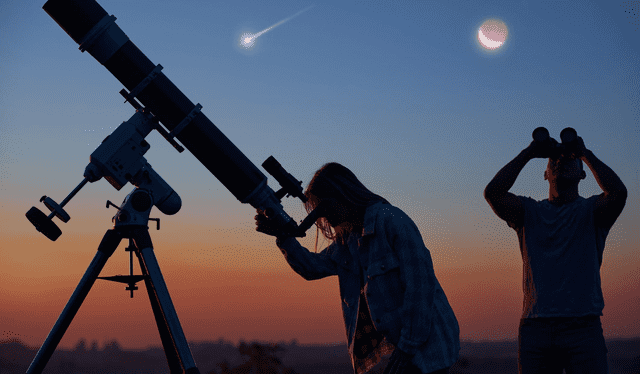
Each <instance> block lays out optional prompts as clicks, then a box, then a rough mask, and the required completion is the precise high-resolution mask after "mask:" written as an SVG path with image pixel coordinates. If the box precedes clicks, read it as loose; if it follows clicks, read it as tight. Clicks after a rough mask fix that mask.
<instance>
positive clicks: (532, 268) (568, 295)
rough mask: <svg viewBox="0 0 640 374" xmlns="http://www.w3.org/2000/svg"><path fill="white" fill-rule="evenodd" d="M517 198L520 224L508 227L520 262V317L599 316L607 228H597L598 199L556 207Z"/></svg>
mask: <svg viewBox="0 0 640 374" xmlns="http://www.w3.org/2000/svg"><path fill="white" fill-rule="evenodd" d="M518 198H519V199H520V200H521V201H522V203H523V206H524V224H523V226H521V227H518V226H516V225H514V224H510V226H511V227H512V228H513V229H514V230H516V232H517V233H518V240H519V242H520V252H521V254H522V261H523V288H524V304H523V313H522V318H536V317H581V316H587V315H602V309H603V308H604V299H603V297H602V288H601V286H600V265H601V264H602V254H603V251H604V245H605V241H606V238H607V234H608V233H609V229H605V228H601V227H597V226H596V225H595V222H594V211H595V202H596V200H597V198H598V196H592V197H590V198H588V199H585V198H583V197H578V198H576V199H575V200H574V201H572V202H570V203H568V204H564V205H559V206H556V205H554V204H552V203H550V202H549V201H548V200H547V199H545V200H542V201H536V200H534V199H531V198H529V197H523V196H518Z"/></svg>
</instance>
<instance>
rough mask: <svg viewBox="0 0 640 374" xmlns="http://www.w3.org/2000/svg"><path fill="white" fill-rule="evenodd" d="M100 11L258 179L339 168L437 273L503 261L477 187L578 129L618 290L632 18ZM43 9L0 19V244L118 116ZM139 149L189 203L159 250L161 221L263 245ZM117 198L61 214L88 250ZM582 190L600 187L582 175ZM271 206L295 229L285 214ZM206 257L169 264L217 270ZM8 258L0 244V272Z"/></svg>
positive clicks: (58, 192)
mask: <svg viewBox="0 0 640 374" xmlns="http://www.w3.org/2000/svg"><path fill="white" fill-rule="evenodd" d="M99 3H100V4H101V5H102V7H103V8H104V9H105V10H106V11H107V13H109V14H113V15H115V16H116V17H117V21H116V22H117V24H118V25H119V26H120V28H121V29H122V30H124V32H125V33H126V34H127V35H128V36H129V38H130V39H131V40H132V41H133V42H134V43H135V44H136V45H137V46H138V48H140V50H141V51H142V52H143V53H145V54H146V56H147V57H148V58H149V59H150V60H151V61H152V62H153V63H155V64H161V65H162V66H163V67H164V69H163V73H164V74H165V75H166V76H167V77H168V78H169V79H171V80H172V81H173V83H174V84H176V86H177V87H178V88H180V89H181V90H182V92H183V93H185V95H186V96H187V97H188V98H190V100H191V101H193V102H194V103H200V104H202V106H203V109H202V111H203V112H204V113H205V114H206V115H207V117H208V118H209V119H210V120H211V121H212V122H213V123H215V124H216V126H218V128H219V129H220V130H221V131H222V132H223V133H224V134H225V135H226V136H227V137H228V138H229V139H230V140H231V141H232V142H234V144H235V145H236V146H237V147H238V148H239V149H240V150H241V151H242V152H244V153H245V155H247V157H248V158H249V159H250V160H251V161H253V162H254V163H255V164H256V165H257V166H259V167H260V165H261V164H262V162H263V161H264V160H265V159H266V158H267V157H268V156H270V155H274V156H275V157H276V158H277V159H278V160H279V161H280V163H281V164H282V165H283V166H284V167H285V168H286V169H287V170H288V171H289V172H291V173H292V174H293V175H294V176H296V177H297V178H299V179H301V180H303V182H304V185H306V183H307V182H308V181H309V179H310V178H311V176H312V175H313V173H314V172H315V170H316V169H317V168H319V167H320V166H321V165H322V164H323V163H325V162H329V161H337V162H340V163H343V164H344V165H345V166H347V167H349V168H350V169H352V170H353V171H354V172H355V173H356V175H358V176H359V177H360V178H361V180H362V181H363V182H364V183H365V185H367V186H368V187H370V188H371V189H372V190H374V191H375V192H377V193H379V194H381V195H382V196H384V197H386V198H388V199H389V200H390V201H391V202H392V203H393V204H395V205H397V206H399V207H401V208H402V209H404V210H405V211H406V212H407V213H408V214H409V215H410V216H411V217H412V218H413V219H414V220H415V221H416V223H417V224H418V226H419V227H420V229H421V231H422V233H423V237H424V238H425V242H426V243H427V247H429V248H430V249H431V250H432V252H433V256H434V262H435V263H436V266H441V267H443V268H454V269H462V268H464V267H465V266H467V265H469V264H471V263H473V262H475V261H481V262H486V263H489V262H492V261H494V260H495V259H496V258H503V257H504V256H503V255H502V254H506V253H509V255H505V256H506V257H505V258H507V259H511V260H510V261H512V262H514V263H517V261H519V259H520V256H519V254H518V253H517V240H516V236H515V233H513V231H511V230H510V229H509V228H508V227H507V226H506V224H504V223H503V222H501V221H499V219H497V217H495V216H494V215H493V213H492V212H491V211H490V209H489V207H488V205H487V204H486V202H485V201H484V199H483V198H482V190H483V189H484V187H485V186H486V184H487V183H488V182H489V181H490V180H491V178H492V177H493V176H494V175H495V173H496V172H497V171H498V170H499V169H500V168H501V167H502V166H503V165H504V164H506V163H507V162H508V161H509V160H511V159H512V158H513V157H515V156H516V155H517V154H518V152H519V151H520V150H521V149H523V148H524V147H526V146H527V145H528V144H529V142H530V141H531V132H532V130H533V129H534V128H536V127H538V126H545V127H547V128H548V129H549V130H550V132H551V135H552V136H554V137H555V138H559V133H560V130H562V129H563V128H564V127H567V126H571V127H574V128H575V129H576V130H577V131H578V134H579V135H581V136H582V137H583V139H584V141H585V144H586V145H587V147H588V148H590V149H591V150H593V151H594V153H595V154H596V156H597V157H599V158H600V159H601V160H603V161H604V162H605V163H607V164H608V165H609V166H611V167H612V169H613V170H614V171H616V173H617V174H618V175H619V176H620V177H621V179H622V180H623V182H624V183H625V184H626V186H627V188H628V189H629V191H630V194H629V199H628V201H627V206H626V208H625V211H624V212H623V214H622V216H621V217H620V218H619V220H618V222H617V223H616V226H614V229H612V232H611V234H610V237H609V242H608V243H609V244H608V245H609V247H608V248H610V252H609V253H610V254H611V257H610V261H611V264H613V265H612V266H613V267H612V268H611V269H612V270H611V274H614V275H611V277H614V278H615V276H618V277H620V279H623V278H625V277H627V276H628V275H629V274H631V272H632V270H631V267H634V266H635V268H637V266H638V265H639V264H640V259H639V256H638V254H637V242H638V230H637V229H638V224H637V222H639V217H638V211H639V209H638V208H639V204H640V201H639V199H638V196H639V195H638V187H639V174H638V164H639V161H640V159H639V156H638V145H639V144H640V142H639V140H640V136H639V135H640V134H639V129H640V127H639V123H640V122H639V121H640V90H639V89H638V87H640V76H639V73H640V31H638V26H637V25H638V23H639V22H638V19H640V17H639V16H638V14H640V13H639V12H640V5H638V2H629V1H626V2H625V1H591V0H585V1H580V2H573V1H403V2H401V4H400V3H398V2H393V1H306V0H305V1H293V0H291V1H289V0H286V1H285V0H283V1H280V0H279V1H276V2H263V1H217V2H209V1H180V2H177V1H150V0H139V1H135V2H131V1H107V0H103V1H100V2H99ZM43 4H44V2H43V1H31V0H29V1H15V0H8V1H3V2H2V5H0V129H2V133H1V134H0V194H1V195H2V199H1V200H2V203H1V204H0V209H2V211H3V214H2V217H1V218H0V225H1V226H3V227H5V228H6V231H4V233H2V234H0V239H1V238H2V237H3V236H5V235H6V236H8V237H14V238H15V237H16V236H21V235H28V234H29V233H31V232H33V231H34V230H33V227H31V226H30V225H29V223H28V222H27V221H26V220H24V219H23V218H20V217H21V216H22V214H24V212H26V211H27V210H28V209H29V207H31V206H32V205H35V206H39V207H41V208H44V207H42V206H41V204H40V203H38V199H39V198H40V196H41V195H43V194H46V195H48V196H51V197H52V198H54V199H55V200H56V201H61V200H62V199H63V198H64V197H65V196H66V195H67V193H68V192H70V191H71V190H72V189H73V187H75V186H76V185H77V184H78V183H79V182H80V181H81V180H82V172H83V170H84V167H85V166H86V164H87V162H88V160H89V157H88V156H89V155H90V154H91V152H92V151H93V150H94V149H95V147H96V146H97V145H98V144H99V143H100V142H101V141H102V139H103V138H104V137H105V136H106V135H108V134H109V133H110V132H111V131H113V129H115V127H116V126H117V125H119V124H120V123H121V122H122V121H125V120H127V119H128V118H129V117H130V116H131V115H133V110H132V108H131V106H129V105H128V104H123V100H122V98H121V96H120V95H119V93H118V91H120V89H121V88H122V85H121V84H120V83H119V82H118V81H117V80H116V79H115V78H114V77H113V76H112V75H111V74H110V73H109V72H108V71H107V70H106V69H105V68H104V67H103V66H101V65H100V64H99V63H98V62H97V61H96V60H95V59H93V57H91V56H90V55H89V54H88V53H81V52H80V51H79V50H78V46H77V45H76V44H75V42H74V41H73V40H72V39H71V38H70V37H69V36H68V35H67V34H66V33H65V32H64V31H63V30H62V29H61V28H60V27H59V26H58V25H57V24H56V23H55V22H54V21H53V20H52V19H51V18H50V17H49V16H48V15H47V14H46V13H45V12H44V11H43V10H42V9H41V8H42V5H43ZM312 5H313V7H312V8H311V9H309V10H308V11H306V12H304V13H302V14H300V15H299V16H297V17H295V18H293V19H291V20H289V21H288V22H286V23H284V24H282V25H280V26H278V27H276V28H274V29H272V30H271V31H269V32H267V33H265V34H264V35H262V36H260V37H259V38H258V40H257V43H256V46H255V48H254V49H253V50H252V51H250V52H248V51H244V50H242V49H241V48H239V47H238V45H237V44H238V40H239V38H240V35H241V34H242V33H243V32H258V31H261V30H263V29H265V28H267V27H269V26H271V25H273V24H275V23H277V22H278V21H280V20H283V19H285V18H287V17H289V16H291V15H293V14H295V13H297V12H299V11H300V10H302V9H305V8H307V7H309V6H312ZM634 7H635V8H634ZM632 12H635V13H632ZM489 18H497V19H500V20H502V21H503V22H505V23H506V25H507V26H508V28H509V36H508V39H507V41H506V43H505V45H504V46H503V47H502V48H501V49H500V50H498V52H496V53H486V52H483V50H482V49H481V48H480V47H479V46H478V43H477V41H476V38H475V37H476V33H477V30H478V28H479V26H480V24H481V23H482V22H483V21H484V20H486V19H489ZM148 140H149V143H150V144H151V150H150V151H149V153H147V155H146V158H147V160H148V161H149V162H150V163H151V164H152V165H153V166H154V168H155V169H156V170H157V171H158V173H159V174H160V175H162V176H163V178H164V179H165V180H166V181H167V182H168V183H169V184H170V185H171V186H172V187H173V188H174V189H175V190H176V191H177V192H178V193H179V194H180V195H181V197H182V199H183V202H184V207H183V210H182V211H181V212H180V213H179V214H177V215H176V216H172V217H166V218H163V220H166V221H167V222H169V224H168V226H165V227H166V229H165V230H168V232H167V233H166V234H158V235H169V236H170V235H171V231H170V230H171V225H172V224H175V225H178V224H179V222H180V221H181V220H186V221H189V222H197V223H194V224H193V227H195V228H193V230H194V232H195V234H194V235H196V236H197V235H204V234H203V233H205V232H208V231H207V230H209V229H208V228H207V227H209V226H216V225H218V226H216V227H240V228H242V229H243V230H245V231H243V232H244V233H249V234H246V235H248V236H245V238H246V240H247V242H248V243H250V244H252V245H254V244H255V245H258V244H261V243H266V242H269V243H270V241H264V240H263V239H262V238H261V237H260V236H259V234H255V233H252V232H251V230H252V229H253V228H252V226H253V215H254V213H253V209H252V208H251V207H250V206H249V205H243V204H240V203H239V202H238V201H237V200H235V198H234V197H233V195H232V194H231V193H229V192H228V191H226V189H225V188H224V186H222V185H221V184H220V183H219V182H218V181H217V180H216V179H215V177H213V176H212V175H211V174H209V172H208V171H207V170H206V169H205V168H204V167H203V166H202V165H201V164H200V163H199V162H198V161H197V160H196V159H195V158H194V157H193V156H192V155H191V154H189V152H188V151H186V152H184V153H183V154H179V153H178V152H176V151H175V150H174V149H173V148H171V147H170V146H169V145H168V144H167V143H166V142H165V141H164V139H163V138H161V137H160V136H158V135H157V134H155V133H154V134H151V135H150V136H149V137H148ZM544 166H545V161H543V160H534V161H532V162H531V163H530V164H529V165H527V167H526V168H525V170H523V172H522V174H521V176H520V178H519V179H518V181H517V182H516V185H515V186H514V188H513V189H512V192H514V193H516V194H520V195H526V196H532V197H534V198H537V199H543V198H545V197H546V196H547V188H548V187H547V184H546V182H545V181H544V180H543V178H542V173H543V170H544ZM265 174H266V172H265ZM269 183H270V185H272V186H274V188H277V187H278V186H277V182H275V181H274V180H273V179H272V178H270V179H269ZM129 191H130V187H125V188H124V189H123V190H121V191H119V192H116V191H115V190H113V188H112V187H111V186H110V185H109V184H108V183H106V182H104V181H100V182H98V183H94V184H91V185H88V186H86V187H85V188H84V190H83V191H81V192H80V193H79V195H78V197H77V198H76V200H74V201H72V202H71V203H70V204H69V205H68V212H69V214H70V215H71V216H72V217H74V215H76V216H81V217H91V216H100V217H101V218H100V219H101V221H99V222H103V223H100V224H96V226H95V227H94V228H92V229H90V230H89V232H87V231H86V229H83V230H85V231H84V232H83V233H84V234H87V235H96V236H98V237H99V236H101V235H102V233H103V232H104V230H105V229H107V228H109V222H110V217H111V214H113V213H112V212H109V214H107V213H105V212H104V208H103V207H104V200H106V199H110V200H111V201H114V202H120V201H121V200H122V199H123V198H124V196H125V195H126V194H127V193H128V192H129ZM580 192H581V194H582V195H583V196H590V195H593V194H596V193H600V192H601V191H600V189H599V188H598V186H597V184H596V183H595V180H594V178H593V177H592V176H591V175H590V174H589V177H588V178H587V180H585V181H584V182H583V184H582V185H581V190H580ZM285 208H286V209H287V210H288V211H289V212H290V213H291V214H292V216H294V217H295V218H296V219H302V218H303V217H304V215H303V213H302V208H301V204H300V203H299V201H287V202H286V203H285ZM156 214H158V213H156ZM107 215H108V217H107V219H106V220H105V217H106V216H107ZM87 219H88V218H87ZM91 222H94V221H91ZM95 222H98V221H97V219H96V221H95ZM73 223H74V221H73V220H72V221H70V222H69V223H68V224H60V225H64V226H63V227H61V228H62V229H63V232H66V231H65V230H69V232H74V230H78V229H76V228H74V225H73ZM76 227H77V226H76ZM64 235H65V234H63V237H64ZM243 235H244V234H243ZM214 240H215V239H214ZM237 240H238V241H241V240H242V238H237ZM473 243H475V244H473ZM50 245H51V246H52V247H51V249H49V250H55V249H54V246H55V245H54V244H50ZM274 249H275V248H274V246H273V245H272V244H269V247H268V248H264V249H263V250H259V251H257V252H256V255H255V256H256V257H254V258H253V259H252V260H251V261H250V263H249V264H248V266H258V267H259V266H260V265H259V263H260V262H261V261H262V262H265V261H266V263H268V264H271V263H272V262H271V261H273V263H276V262H277V263H278V264H280V262H281V259H280V258H277V259H272V258H274V257H277V256H278V255H279V253H278V252H277V251H274ZM438 251H440V252H438ZM215 253H216V254H212V253H200V254H198V256H200V257H198V258H197V259H195V260H194V259H186V258H185V259H184V261H187V262H188V261H199V262H203V263H210V262H215V261H216V258H215V256H217V255H220V256H226V255H225V254H220V253H219V252H215ZM10 256H12V255H11V254H9V253H8V252H6V251H5V249H4V248H3V253H2V254H1V255H0V259H2V257H4V258H5V259H6V258H9V257H10ZM175 257H176V258H178V255H175ZM517 266H520V265H519V264H517ZM517 281H519V280H517ZM0 283H1V282H0ZM636 284H637V283H636ZM637 295H638V292H637V290H636V291H635V292H634V293H633V295H631V296H629V297H633V298H637ZM634 300H635V299H634Z"/></svg>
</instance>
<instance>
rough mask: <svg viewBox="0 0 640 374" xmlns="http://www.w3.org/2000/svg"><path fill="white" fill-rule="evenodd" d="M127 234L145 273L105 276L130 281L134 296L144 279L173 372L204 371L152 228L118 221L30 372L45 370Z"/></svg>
mask: <svg viewBox="0 0 640 374" xmlns="http://www.w3.org/2000/svg"><path fill="white" fill-rule="evenodd" d="M124 238H127V239H129V247H128V248H127V250H128V251H132V252H135V254H136V256H137V257H138V260H139V262H140V269H141V270H142V275H141V276H140V275H132V274H130V275H129V276H126V275H124V276H122V275H121V276H115V277H104V278H103V279H108V280H114V281H117V282H122V283H127V284H129V287H127V290H130V291H131V297H133V290H134V289H137V287H135V283H136V282H137V281H139V280H144V282H145V286H146V288H147V292H148V294H149V300H150V301H151V309H153V315H154V316H155V319H156V324H157V325H158V331H159V332H160V339H161V340H162V346H163V348H164V352H165V355H166V356H167V361H168V363H169V370H170V372H171V374H199V373H200V371H199V370H198V368H197V367H196V365H195V362H194V360H193V357H192V355H191V350H190V349H189V346H188V344H187V340H186V338H185V336H184V332H183V331H182V327H181V325H180V321H179V320H178V315H177V313H176V310H175V308H174V306H173V302H172V301H171V297H170V296H169V291H168V289H167V285H166V284H165V282H164V278H163V277H162V273H161V272H160V266H159V265H158V261H157V260H156V256H155V255H154V253H153V246H152V243H151V236H150V235H149V228H148V227H147V226H146V225H128V226H119V225H116V226H115V227H114V228H113V229H110V230H107V232H106V233H105V234H104V237H103V238H102V241H101V242H100V245H99V246H98V251H97V253H96V255H95V256H94V257H93V260H92V261H91V264H89V267H88V268H87V270H86V272H85V273H84V275H83V276H82V279H81V280H80V283H79V284H78V286H77V287H76V289H75V291H74V292H73V294H72V295H71V298H70V299H69V301H68V302H67V305H66V306H65V307H64V310H63V311H62V313H61V314H60V316H59V317H58V320H57V321H56V323H55V325H54V326H53V328H52V329H51V331H50V332H49V335H48V336H47V339H46V340H45V342H44V343H43V344H42V347H40V350H38V353H37V354H36V356H35V358H34V359H33V361H32V362H31V365H30V366H29V369H27V374H39V373H42V371H43V370H44V367H45V366H46V365H47V362H48V361H49V359H50V358H51V355H52V354H53V352H54V351H55V349H56V347H57V346H58V344H59V343H60V340H61V339H62V337H63V335H64V333H65V332H66V330H67V328H68V327H69V325H70V324H71V321H72V320H73V317H74V316H75V315H76V313H77V312H78V309H80V305H82V302H83V301H84V299H85V297H86V296H87V294H88V293H89V290H90V289H91V287H92V286H93V283H94V282H95V280H96V279H98V278H100V277H98V275H99V274H100V271H102V268H103V267H104V265H105V264H106V263H107V260H108V259H109V257H111V255H112V254H113V252H114V251H115V250H116V248H117V247H118V245H119V244H120V241H121V240H122V239H124ZM130 256H132V254H130ZM130 259H132V257H130ZM131 266H132V265H131ZM131 269H132V268H131Z"/></svg>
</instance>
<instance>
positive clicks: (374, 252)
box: [255, 162, 460, 374]
mask: <svg viewBox="0 0 640 374" xmlns="http://www.w3.org/2000/svg"><path fill="white" fill-rule="evenodd" d="M305 195H306V197H307V198H308V201H307V203H305V208H306V210H307V212H311V211H312V210H314V209H315V208H316V207H318V206H320V207H321V209H322V212H323V214H322V217H321V218H319V219H318V220H317V221H316V225H317V227H318V229H319V230H320V231H322V234H323V235H324V236H325V237H326V238H327V239H329V240H330V241H332V243H331V244H330V245H329V246H328V247H327V248H325V249H324V250H322V251H321V252H320V253H312V252H310V251H309V250H307V249H306V248H304V247H302V246H301V245H300V244H299V243H298V241H297V240H296V239H295V238H292V237H287V235H286V234H284V233H283V232H282V231H279V230H278V228H277V227H274V225H273V223H272V222H271V221H269V220H268V219H267V218H266V217H265V216H264V215H263V214H262V212H258V213H259V214H258V215H256V217H255V218H256V225H257V228H256V229H257V230H258V231H261V232H264V233H267V234H270V235H274V236H276V237H277V240H276V244H277V245H278V247H279V248H280V249H281V250H282V253H283V254H284V255H285V258H286V260H287V262H288V263H289V265H290V266H291V268H292V269H293V270H294V271H295V272H297V273H298V274H300V275H301V276H302V277H303V278H304V279H306V280H313V279H320V278H324V277H326V276H330V275H337V276H338V278H339V283H340V297H341V299H342V311H343V316H344V322H345V327H346V332H347V340H348V344H349V353H350V355H351V360H352V363H353V367H354V371H355V372H356V374H360V373H364V372H366V371H368V370H369V369H371V368H372V367H373V366H374V365H375V364H377V363H378V362H379V361H380V358H381V356H382V355H384V354H387V353H391V352H393V354H392V355H391V358H390V361H389V364H388V365H387V368H386V370H385V373H405V374H409V373H411V374H413V373H416V374H417V373H438V374H441V373H447V372H448V369H449V367H451V366H452V365H453V364H454V362H455V361H456V360H457V358H458V351H459V349H460V342H459V328H458V322H457V320H456V317H455V315H454V314H453V310H452V309H451V307H450V306H449V302H448V301H447V297H446V296H445V294H444V292H443V290H442V288H441V287H440V284H439V283H438V280H437V279H436V276H435V273H434V270H433V264H432V262H431V255H430V254H429V250H428V249H427V248H426V247H425V245H424V243H423V241H422V237H421V236H420V232H419V231H418V228H417V227H416V225H415V224H414V223H413V221H412V220H411V219H410V218H409V217H408V216H407V215H406V214H405V213H404V212H403V211H401V210H400V209H398V208H396V207H394V206H392V205H391V204H389V202H387V200H385V199H384V198H382V197H380V196H378V195H376V194H374V193H373V192H371V191H369V190H368V189H367V188H366V187H365V186H364V185H363V184H362V183H361V182H360V181H359V180H358V178H356V176H355V175H354V174H353V173H352V172H351V171H350V170H349V169H347V168H346V167H344V166H342V165H340V164H338V163H334V162H332V163H328V164H325V165H324V166H322V167H321V168H320V169H319V170H318V171H317V172H316V173H315V175H314V176H313V179H312V180H311V182H310V183H309V186H308V187H307V189H306V191H305ZM316 246H317V240H316Z"/></svg>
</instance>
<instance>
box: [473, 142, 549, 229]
mask: <svg viewBox="0 0 640 374" xmlns="http://www.w3.org/2000/svg"><path fill="white" fill-rule="evenodd" d="M539 153H540V150H539V149H537V147H536V146H535V144H534V143H531V144H530V145H529V146H528V147H527V148H525V149H524V150H522V152H520V154H519V155H517V156H516V157H515V158H514V159H513V160H511V161H510V162H509V163H508V164H507V165H505V166H504V167H503V168H502V169H500V171H499V172H498V173H497V174H496V176H495V177H493V179H492V180H491V182H489V184H488V185H487V187H486V188H485V189H484V198H485V199H486V200H487V202H488V203H489V205H490V206H491V209H493V211H494V212H495V213H496V215H497V216H498V217H500V218H502V219H503V220H505V221H507V222H508V223H513V224H515V225H516V226H522V224H523V220H524V207H523V205H522V202H521V201H520V199H518V197H517V196H516V195H514V194H512V193H510V192H509V190H510V189H511V187H513V184H514V183H515V182H516V179H517V178H518V175H519V174H520V172H521V171H522V169H523V168H524V166H525V165H526V164H527V162H529V161H530V160H531V159H532V158H535V157H537V156H538V154H539Z"/></svg>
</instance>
